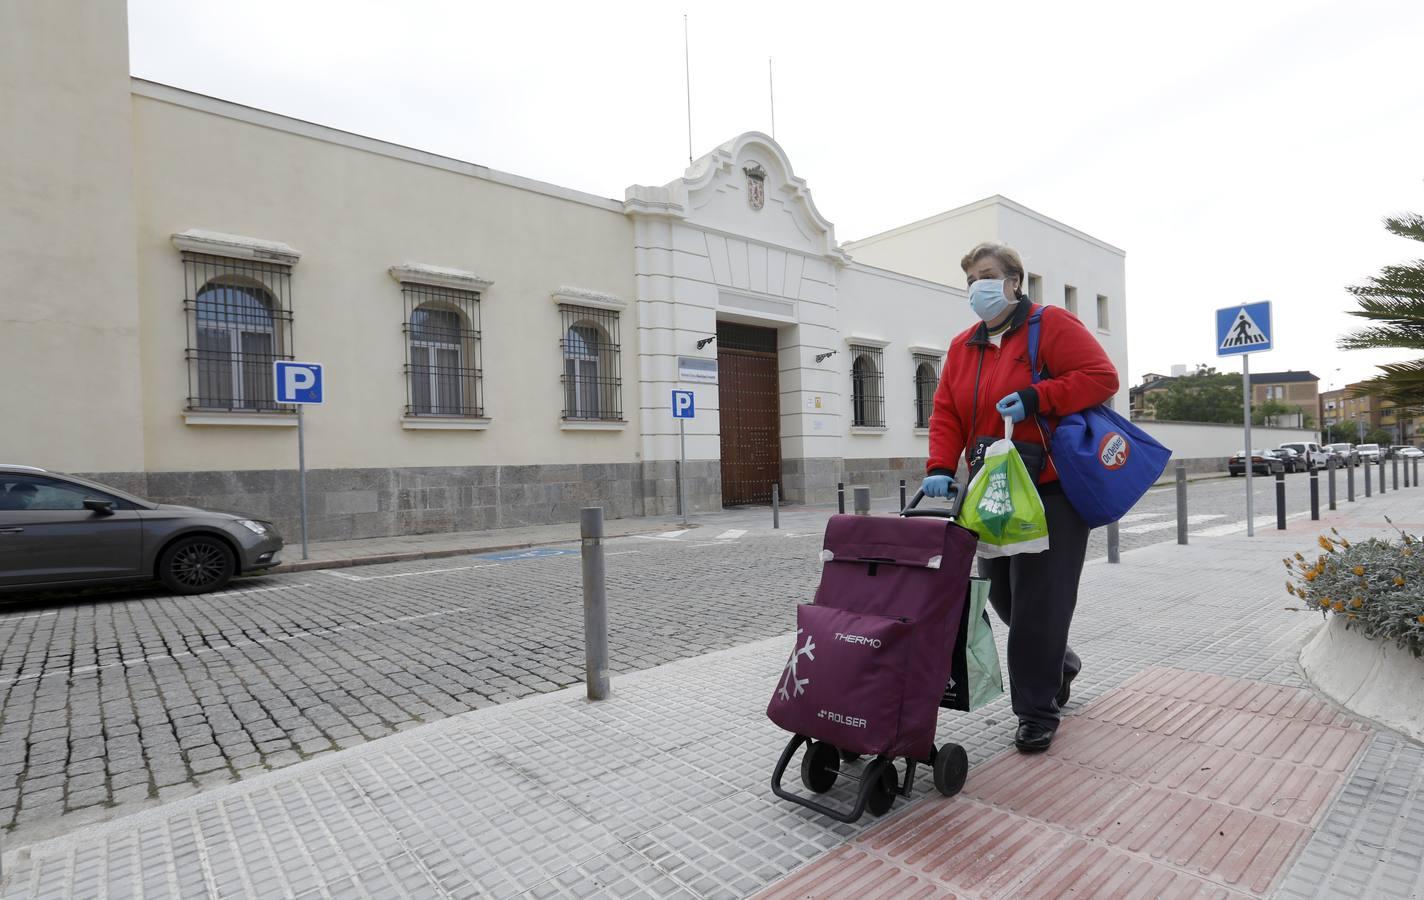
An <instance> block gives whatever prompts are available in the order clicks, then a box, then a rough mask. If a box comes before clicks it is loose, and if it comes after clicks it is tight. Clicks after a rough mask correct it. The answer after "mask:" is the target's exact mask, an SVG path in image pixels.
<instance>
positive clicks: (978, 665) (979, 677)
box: [939, 578, 1004, 712]
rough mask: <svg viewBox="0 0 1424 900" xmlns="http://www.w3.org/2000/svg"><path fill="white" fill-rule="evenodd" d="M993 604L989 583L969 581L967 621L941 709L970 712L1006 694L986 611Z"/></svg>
mask: <svg viewBox="0 0 1424 900" xmlns="http://www.w3.org/2000/svg"><path fill="white" fill-rule="evenodd" d="M988 603H989V581H988V580H987V579H984V578H971V579H969V596H968V599H967V600H966V602H965V604H964V618H963V619H962V620H961V621H960V623H959V636H958V639H957V640H956V643H955V646H954V664H953V665H952V666H951V667H950V675H949V685H948V686H947V687H946V688H945V691H944V697H943V698H942V699H941V700H940V704H939V705H940V706H942V707H944V708H945V709H956V710H960V711H961V712H969V711H970V710H975V709H978V708H979V707H981V706H984V705H985V704H987V703H991V702H993V701H994V700H996V699H998V698H999V697H1000V696H1002V695H1003V693H1004V673H1003V670H1002V669H1000V668H999V651H998V648H997V647H995V646H994V630H993V629H992V628H991V627H990V625H989V617H988V615H987V614H986V613H985V608H986V607H987V606H988Z"/></svg>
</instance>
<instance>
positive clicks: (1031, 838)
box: [760, 668, 1370, 900]
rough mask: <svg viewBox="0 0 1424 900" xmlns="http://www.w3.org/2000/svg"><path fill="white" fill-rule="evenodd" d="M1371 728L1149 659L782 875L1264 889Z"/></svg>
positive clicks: (1070, 886)
mask: <svg viewBox="0 0 1424 900" xmlns="http://www.w3.org/2000/svg"><path fill="white" fill-rule="evenodd" d="M1369 736H1370V733H1369V731H1368V730H1367V729H1366V728H1365V727H1364V726H1362V725H1360V724H1359V723H1357V722H1355V721H1354V720H1352V719H1350V718H1349V717H1348V716H1345V715H1343V714H1340V713H1337V712H1336V711H1335V710H1334V709H1333V708H1331V707H1329V706H1327V705H1326V704H1324V703H1322V702H1321V701H1319V700H1316V699H1315V698H1314V697H1312V696H1311V695H1310V694H1309V693H1308V692H1307V691H1303V690H1300V689H1297V688H1291V687H1283V686H1281V685H1274V684H1266V683H1263V682H1257V681H1249V680H1246V679H1241V678H1228V677H1223V676H1220V675H1209V674H1205V673H1201V672H1189V671H1184V670H1181V669H1169V668H1151V669H1147V670H1144V671H1143V672H1141V673H1139V674H1138V675H1136V676H1134V677H1133V678H1131V679H1130V680H1129V681H1127V682H1126V683H1125V684H1123V685H1122V686H1120V687H1118V688H1116V689H1115V690H1112V691H1110V692H1108V693H1107V694H1104V695H1103V696H1102V697H1099V698H1098V699H1097V700H1095V701H1094V702H1092V703H1091V704H1089V705H1088V706H1086V707H1084V709H1083V710H1082V711H1081V712H1079V713H1078V714H1077V715H1074V716H1070V717H1068V718H1067V719H1065V720H1064V722H1063V725H1062V726H1061V727H1060V729H1059V732H1058V737H1057V739H1056V740H1055V741H1054V744H1053V748H1052V749H1051V750H1050V751H1049V752H1048V753H1046V754H1044V755H1042V756H1024V755H1022V754H1019V753H1017V752H1014V751H1012V750H1009V751H1007V752H1005V753H1003V754H1001V755H999V756H997V757H995V758H994V759H992V760H990V761H989V762H988V763H985V764H984V765H982V766H979V767H978V768H976V769H974V770H973V771H971V772H970V774H969V782H968V784H967V785H966V786H965V791H964V793H963V794H961V795H960V796H959V797H955V798H953V799H948V800H946V799H941V798H939V797H938V796H937V795H936V796H933V797H929V798H926V799H925V800H923V801H922V802H920V803H917V804H916V805H915V806H914V807H913V808H911V809H909V810H908V811H906V812H905V813H904V814H902V815H899V816H896V817H894V818H892V819H890V820H889V821H886V822H884V823H883V824H881V825H878V826H876V827H874V828H871V829H869V830H867V831H866V832H864V833H863V834H861V835H860V836H859V837H857V838H856V839H855V840H853V841H851V842H850V843H848V844H845V845H843V846H841V847H839V848H837V849H836V850H833V851H831V852H830V853H827V854H826V855H824V856H822V857H820V858H818V859H816V860H814V861H812V862H811V863H810V864H808V865H806V866H804V867H803V868H801V869H799V870H797V871H796V872H793V873H792V874H791V875H789V876H788V877H787V878H785V879H783V880H782V881H780V882H778V883H776V884H773V885H771V886H770V887H768V888H767V889H766V890H765V891H764V892H763V893H762V894H761V895H760V896H761V897H764V898H777V900H789V898H801V897H855V898H868V897H897V898H898V897H963V898H997V897H1032V898H1035V900H1039V898H1044V900H1047V898H1055V897H1075V898H1094V900H1097V898H1104V900H1107V898H1118V897H1142V898H1154V897H1217V898H1238V897H1253V896H1263V895H1265V894H1266V893H1267V892H1269V891H1270V890H1271V888H1272V886H1273V885H1274V884H1275V882H1276V880H1277V878H1278V877H1279V876H1280V874H1281V873H1282V872H1283V871H1284V870H1285V867H1286V864H1287V863H1288V862H1289V861H1290V860H1291V859H1292V857H1293V856H1294V854H1295V853H1296V851H1297V850H1298V849H1299V848H1300V847H1301V846H1303V845H1304V844H1305V842H1306V840H1307V839H1308V838H1309V837H1310V834H1311V832H1312V830H1313V826H1314V825H1315V824H1316V823H1317V821H1318V820H1319V818H1320V816H1321V814H1322V811H1323V810H1324V809H1325V808H1326V806H1328V804H1329V802H1330V800H1331V798H1333V797H1334V796H1335V793H1336V792H1337V791H1338V790H1339V789H1340V786H1341V785H1342V784H1343V783H1344V780H1345V777H1346V775H1347V773H1348V772H1349V771H1350V769H1351V767H1352V766H1353V765H1354V763H1355V761H1356V759H1357V758H1358V756H1359V754H1360V753H1361V751H1362V750H1363V749H1364V747H1365V744H1366V742H1367V740H1368V738H1369Z"/></svg>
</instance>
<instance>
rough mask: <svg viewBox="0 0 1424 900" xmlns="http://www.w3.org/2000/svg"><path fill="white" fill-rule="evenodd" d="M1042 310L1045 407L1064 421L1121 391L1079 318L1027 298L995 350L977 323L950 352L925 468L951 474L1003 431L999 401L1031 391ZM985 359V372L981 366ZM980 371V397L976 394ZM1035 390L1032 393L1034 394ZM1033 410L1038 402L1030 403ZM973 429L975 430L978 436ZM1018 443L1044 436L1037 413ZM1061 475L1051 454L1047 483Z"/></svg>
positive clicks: (1017, 430)
mask: <svg viewBox="0 0 1424 900" xmlns="http://www.w3.org/2000/svg"><path fill="white" fill-rule="evenodd" d="M1040 309H1041V310H1043V316H1042V318H1041V319H1040V321H1039V338H1038V357H1039V358H1038V364H1039V368H1040V370H1042V369H1047V370H1048V373H1049V375H1050V377H1048V378H1044V379H1042V380H1040V381H1039V382H1038V385H1037V386H1036V387H1037V394H1038V412H1039V413H1040V414H1042V415H1043V416H1044V417H1045V418H1047V419H1048V422H1049V424H1050V425H1057V423H1058V418H1059V417H1060V416H1065V415H1068V414H1069V413H1075V412H1079V411H1081V410H1084V409H1087V408H1088V407H1090V406H1096V405H1098V404H1099V403H1103V402H1105V401H1106V400H1107V399H1108V398H1109V397H1111V396H1113V395H1114V394H1116V393H1117V387H1118V377H1117V369H1115V368H1114V367H1113V364H1112V360H1111V359H1109V358H1108V355H1107V353H1105V352H1104V351H1103V348H1102V347H1101V346H1100V345H1099V344H1098V342H1097V340H1096V339H1095V338H1094V337H1093V335H1092V334H1091V333H1089V331H1088V329H1087V327H1085V326H1084V325H1083V323H1082V322H1080V321H1078V317H1077V316H1075V315H1073V314H1072V313H1070V312H1068V311H1067V310H1066V309H1062V308H1060V307H1056V306H1038V305H1037V304H1030V303H1029V302H1028V301H1027V300H1022V301H1020V302H1019V305H1018V308H1017V309H1015V310H1014V314H1013V325H1012V326H1011V327H1010V328H1009V330H1008V331H1007V332H1005V334H1004V336H1003V338H1002V339H1001V340H1000V346H998V347H995V346H994V345H993V343H991V342H990V341H989V339H988V330H987V329H986V328H985V327H984V325H982V324H980V325H975V326H974V327H973V328H970V329H968V330H966V331H964V332H963V333H961V334H960V335H958V336H957V337H955V339H954V340H953V342H951V343H950V345H949V351H948V353H946V354H945V360H944V369H943V371H942V372H941V373H940V378H939V388H938V389H937V390H936V391H935V397H934V412H933V413H932V414H931V415H930V458H929V462H928V464H927V465H926V466H925V469H926V471H928V472H930V473H934V472H935V471H936V470H939V471H940V472H942V473H952V472H954V471H955V470H956V469H957V468H958V466H959V459H960V456H961V455H962V454H963V453H964V451H965V448H966V447H967V446H969V445H970V444H972V443H973V441H974V439H975V438H976V437H983V436H989V437H999V436H1001V435H1002V434H1003V430H1004V425H1003V416H1001V415H999V413H998V412H997V411H996V410H995V409H994V404H996V403H998V402H999V400H1001V399H1002V398H1003V397H1005V396H1006V395H1008V394H1012V393H1014V392H1015V391H1029V389H1030V388H1032V387H1034V385H1033V376H1032V374H1031V373H1030V371H1029V362H1028V326H1027V324H1026V323H1027V321H1028V318H1029V316H1030V315H1031V314H1032V313H1033V312H1034V311H1037V310H1040ZM981 358H982V369H981V368H980V365H981ZM976 371H977V372H978V382H979V396H978V399H977V401H976V399H975V396H974V384H975V373H976ZM1029 392H1030V393H1032V391H1029ZM1030 410H1032V406H1031V405H1030ZM971 429H972V431H973V433H971ZM1013 438H1014V440H1016V441H1022V442H1026V443H1033V444H1040V445H1042V444H1043V443H1044V435H1043V434H1042V433H1041V432H1040V429H1039V427H1038V423H1037V421H1036V420H1035V418H1034V417H1033V416H1032V415H1030V416H1028V417H1027V418H1025V419H1024V420H1023V421H1022V422H1019V423H1018V424H1017V425H1015V426H1014V434H1013ZM1057 480H1058V472H1057V470H1056V469H1054V467H1053V461H1052V459H1049V460H1048V462H1047V463H1046V464H1045V465H1044V468H1043V474H1042V475H1041V476H1040V478H1039V482H1040V483H1047V482H1050V481H1057Z"/></svg>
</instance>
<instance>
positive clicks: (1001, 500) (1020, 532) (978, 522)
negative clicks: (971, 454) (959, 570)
mask: <svg viewBox="0 0 1424 900" xmlns="http://www.w3.org/2000/svg"><path fill="white" fill-rule="evenodd" d="M1011 427H1012V423H1011V422H1009V420H1008V419H1005V420H1004V434H1006V435H1007V434H1010V433H1011V431H1010V428H1011ZM959 524H960V525H963V526H964V527H965V528H968V529H970V530H971V531H974V532H975V533H977V534H978V535H979V555H980V556H985V557H996V556H1013V555H1015V554H1018V553H1042V552H1043V551H1044V550H1047V549H1048V520H1047V518H1046V517H1045V516H1044V514H1043V500H1042V499H1041V498H1040V497H1039V496H1038V487H1037V486H1036V485H1035V484H1034V483H1033V479H1032V478H1031V477H1030V476H1029V474H1028V469H1027V468H1025V466H1024V464H1023V460H1022V459H1020V458H1019V451H1018V450H1016V449H1015V448H1014V442H1013V441H1011V440H1009V439H1008V438H1007V437H1005V438H1003V439H1001V440H997V441H995V442H994V443H992V444H990V445H989V449H988V450H987V451H985V453H984V465H983V466H981V467H980V469H979V471H978V473H976V474H975V476H974V478H973V479H972V480H971V481H970V482H969V487H968V488H967V489H966V490H965V492H964V505H963V507H962V508H961V511H960V513H959Z"/></svg>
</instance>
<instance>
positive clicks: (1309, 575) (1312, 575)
mask: <svg viewBox="0 0 1424 900" xmlns="http://www.w3.org/2000/svg"><path fill="white" fill-rule="evenodd" d="M1305 580H1306V581H1314V580H1315V570H1314V569H1311V570H1310V571H1309V572H1306V573H1305Z"/></svg>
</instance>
